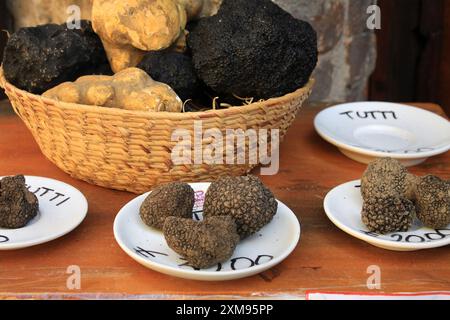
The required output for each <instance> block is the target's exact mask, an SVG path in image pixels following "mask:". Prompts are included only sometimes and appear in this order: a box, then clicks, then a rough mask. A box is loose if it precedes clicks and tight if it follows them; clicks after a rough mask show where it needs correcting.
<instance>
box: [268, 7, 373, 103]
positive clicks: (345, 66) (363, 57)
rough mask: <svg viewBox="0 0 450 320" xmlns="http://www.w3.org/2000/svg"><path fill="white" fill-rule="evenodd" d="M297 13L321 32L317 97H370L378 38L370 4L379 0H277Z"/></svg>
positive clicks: (342, 99) (343, 99)
mask: <svg viewBox="0 0 450 320" xmlns="http://www.w3.org/2000/svg"><path fill="white" fill-rule="evenodd" d="M273 1H274V2H275V3H277V4H278V5H280V6H281V7H283V8H284V9H286V10H288V11H290V12H291V13H292V14H293V15H294V16H295V17H297V18H300V19H304V20H307V21H309V22H311V23H312V24H313V26H314V27H315V29H316V30H317V33H318V36H319V53H320V57H319V64H318V67H317V69H316V71H315V74H314V77H315V78H316V81H317V84H316V86H315V88H314V92H313V95H312V97H311V100H313V101H326V102H334V101H354V100H364V99H366V98H367V83H368V79H369V77H370V75H371V73H372V72H373V70H374V68H375V62H376V39H375V34H374V32H373V31H371V30H369V29H367V27H366V21H367V18H368V14H367V13H366V12H367V8H368V6H370V5H372V4H374V3H375V2H376V1H375V0H315V1H311V0H273Z"/></svg>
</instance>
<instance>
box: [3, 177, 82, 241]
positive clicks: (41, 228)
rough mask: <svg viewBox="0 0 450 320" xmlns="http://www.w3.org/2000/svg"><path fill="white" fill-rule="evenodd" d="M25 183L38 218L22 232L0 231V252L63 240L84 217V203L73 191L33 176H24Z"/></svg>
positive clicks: (58, 183) (57, 183)
mask: <svg viewBox="0 0 450 320" xmlns="http://www.w3.org/2000/svg"><path fill="white" fill-rule="evenodd" d="M0 179H1V177H0ZM25 183H26V184H27V186H28V187H29V190H30V191H31V192H33V193H34V194H35V195H36V196H37V198H38V200H39V212H38V215H37V216H36V217H35V218H34V219H33V220H31V221H30V222H29V223H28V224H27V225H26V226H25V227H23V228H20V229H2V228H0V250H15V249H21V248H26V247H31V246H35V245H38V244H41V243H45V242H48V241H51V240H54V239H56V238H59V237H62V236H64V235H65V234H67V233H69V232H70V231H72V230H73V229H75V228H76V227H77V226H78V225H79V224H80V223H81V222H82V221H83V220H84V218H85V217H86V214H87V211H88V203H87V200H86V198H85V197H84V195H83V194H82V193H81V192H80V191H78V190H77V189H75V188H74V187H72V186H70V185H68V184H66V183H64V182H61V181H57V180H53V179H49V178H42V177H33V176H25Z"/></svg>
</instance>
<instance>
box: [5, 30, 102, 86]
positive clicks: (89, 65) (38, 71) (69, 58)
mask: <svg viewBox="0 0 450 320" xmlns="http://www.w3.org/2000/svg"><path fill="white" fill-rule="evenodd" d="M3 70H4V74H5V78H6V79H7V80H8V81H9V82H10V83H12V84H14V85H15V86H16V87H18V88H20V89H23V90H26V91H28V92H31V93H36V94H41V93H42V92H44V91H46V90H48V89H50V88H52V87H54V86H56V85H58V84H60V83H62V82H65V81H73V80H75V79H77V78H78V77H80V76H82V75H87V74H97V73H109V71H110V68H109V66H108V60H107V58H106V54H105V51H104V49H103V46H102V43H101V41H100V39H99V38H98V36H97V35H96V34H95V33H94V32H93V30H92V27H91V24H90V22H88V21H82V23H81V29H73V30H70V29H68V28H67V26H66V25H65V24H62V25H56V24H46V25H41V26H37V27H30V28H22V29H20V30H19V31H17V32H16V33H14V34H13V35H12V36H11V37H10V38H9V40H8V43H7V44H6V48H5V51H4V55H3Z"/></svg>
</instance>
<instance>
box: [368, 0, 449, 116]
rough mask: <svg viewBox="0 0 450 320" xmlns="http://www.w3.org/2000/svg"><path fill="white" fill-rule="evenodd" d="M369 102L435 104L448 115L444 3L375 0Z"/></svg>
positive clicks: (446, 7)
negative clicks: (378, 21) (378, 24)
mask: <svg viewBox="0 0 450 320" xmlns="http://www.w3.org/2000/svg"><path fill="white" fill-rule="evenodd" d="M378 5H379V6H380V8H381V17H382V29H381V30H379V31H378V32H377V45H378V48H377V51H378V59H377V67H376V70H375V72H374V73H373V75H372V77H371V80H370V84H369V98H370V100H381V101H396V102H407V101H418V102H435V103H438V104H440V105H441V106H442V107H444V108H445V110H446V112H447V114H448V115H450V56H449V55H450V0H378Z"/></svg>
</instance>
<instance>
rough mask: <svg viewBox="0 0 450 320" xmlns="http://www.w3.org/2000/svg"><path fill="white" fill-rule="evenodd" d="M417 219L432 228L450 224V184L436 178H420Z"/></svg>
mask: <svg viewBox="0 0 450 320" xmlns="http://www.w3.org/2000/svg"><path fill="white" fill-rule="evenodd" d="M416 210H417V218H419V220H420V221H422V223H423V224H424V225H426V226H427V227H430V228H434V229H439V228H446V227H447V226H448V225H449V224H450V183H449V182H448V181H444V180H441V179H440V178H438V177H436V176H432V175H429V176H425V177H422V178H420V180H419V182H418V184H417V188H416Z"/></svg>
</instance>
